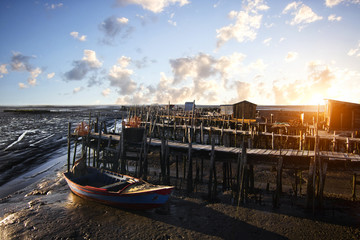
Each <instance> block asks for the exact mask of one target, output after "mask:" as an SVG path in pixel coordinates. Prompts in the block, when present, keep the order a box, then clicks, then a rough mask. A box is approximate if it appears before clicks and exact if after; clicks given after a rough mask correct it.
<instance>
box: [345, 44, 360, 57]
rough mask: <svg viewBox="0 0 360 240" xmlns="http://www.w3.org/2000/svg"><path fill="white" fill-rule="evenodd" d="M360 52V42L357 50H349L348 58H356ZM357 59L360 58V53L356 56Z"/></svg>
mask: <svg viewBox="0 0 360 240" xmlns="http://www.w3.org/2000/svg"><path fill="white" fill-rule="evenodd" d="M359 50H360V42H359V44H358V46H357V47H356V48H352V49H350V50H349V52H348V53H347V55H348V56H354V55H356V53H358V52H359ZM356 56H357V57H360V52H359V53H358V54H357V55H356Z"/></svg>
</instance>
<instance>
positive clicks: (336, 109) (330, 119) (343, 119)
mask: <svg viewBox="0 0 360 240" xmlns="http://www.w3.org/2000/svg"><path fill="white" fill-rule="evenodd" d="M325 118H326V126H327V128H328V129H329V130H355V129H359V128H360V104H356V103H349V102H341V101H336V100H331V99H327V102H326V107H325Z"/></svg>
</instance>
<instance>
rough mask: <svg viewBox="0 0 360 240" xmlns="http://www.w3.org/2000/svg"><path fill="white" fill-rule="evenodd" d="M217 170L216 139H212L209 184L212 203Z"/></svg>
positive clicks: (209, 195) (209, 197)
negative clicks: (214, 176)
mask: <svg viewBox="0 0 360 240" xmlns="http://www.w3.org/2000/svg"><path fill="white" fill-rule="evenodd" d="M214 169H215V139H214V137H212V139H211V155H210V166H209V183H208V199H209V200H210V201H211V200H213V199H214V198H215V194H216V192H215V193H214V191H213V174H214Z"/></svg>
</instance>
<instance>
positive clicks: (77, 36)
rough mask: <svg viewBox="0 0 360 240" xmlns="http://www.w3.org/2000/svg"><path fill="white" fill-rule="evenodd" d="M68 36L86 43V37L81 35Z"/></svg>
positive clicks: (76, 33)
mask: <svg viewBox="0 0 360 240" xmlns="http://www.w3.org/2000/svg"><path fill="white" fill-rule="evenodd" d="M70 36H72V37H73V38H75V39H77V40H79V41H81V42H84V41H86V35H81V36H80V35H79V33H78V32H71V33H70Z"/></svg>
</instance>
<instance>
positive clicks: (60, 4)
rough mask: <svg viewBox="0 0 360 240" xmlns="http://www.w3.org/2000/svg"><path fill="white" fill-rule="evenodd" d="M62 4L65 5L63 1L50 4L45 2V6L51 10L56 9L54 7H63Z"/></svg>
mask: <svg viewBox="0 0 360 240" xmlns="http://www.w3.org/2000/svg"><path fill="white" fill-rule="evenodd" d="M62 6H64V4H63V3H58V4H48V3H45V7H46V8H47V9H49V10H54V9H57V8H61V7H62Z"/></svg>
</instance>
